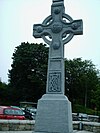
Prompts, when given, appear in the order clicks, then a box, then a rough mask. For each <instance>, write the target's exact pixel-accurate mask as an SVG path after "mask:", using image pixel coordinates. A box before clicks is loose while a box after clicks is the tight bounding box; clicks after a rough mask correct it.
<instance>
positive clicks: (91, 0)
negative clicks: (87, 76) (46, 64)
mask: <svg viewBox="0 0 100 133" xmlns="http://www.w3.org/2000/svg"><path fill="white" fill-rule="evenodd" d="M51 4H52V0H0V79H1V81H2V82H5V83H8V70H9V69H11V64H12V61H13V60H12V59H11V58H12V55H13V53H14V50H15V47H17V46H19V45H20V44H21V43H22V42H29V43H45V42H44V41H43V40H42V39H35V38H34V37H33V36H32V33H33V24H39V23H40V24H41V23H42V22H43V20H44V19H45V18H46V17H47V16H49V15H50V14H51ZM64 5H65V13H66V14H68V15H70V16H71V17H72V18H73V20H77V19H82V20H83V35H78V36H74V38H73V39H72V40H71V41H70V42H69V43H67V44H65V49H64V52H65V55H64V57H65V58H68V59H73V58H80V57H81V58H82V59H83V60H91V61H92V62H93V64H94V65H96V68H97V69H100V52H99V51H100V33H99V32H100V0H64Z"/></svg>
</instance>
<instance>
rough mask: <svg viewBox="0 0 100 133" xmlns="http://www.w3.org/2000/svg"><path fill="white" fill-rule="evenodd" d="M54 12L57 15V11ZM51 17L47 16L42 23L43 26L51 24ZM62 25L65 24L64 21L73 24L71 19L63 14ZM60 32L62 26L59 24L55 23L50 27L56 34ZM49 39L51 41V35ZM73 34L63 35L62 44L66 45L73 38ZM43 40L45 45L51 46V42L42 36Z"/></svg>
mask: <svg viewBox="0 0 100 133" xmlns="http://www.w3.org/2000/svg"><path fill="white" fill-rule="evenodd" d="M56 12H57V13H58V12H59V10H56ZM52 21H53V20H52V16H51V15H50V16H48V17H47V18H46V19H45V20H44V21H43V23H42V24H43V25H49V24H50V23H52ZM62 21H63V23H66V21H69V22H70V23H71V22H73V19H72V18H71V17H70V16H69V15H67V14H63V19H62ZM41 28H42V27H41ZM61 30H62V25H61V24H60V23H57V22H56V23H55V25H54V26H53V27H52V31H53V32H55V33H57V32H60V31H61ZM48 36H49V38H50V39H51V38H52V37H51V35H49V34H48ZM73 36H74V34H73V33H72V32H70V33H69V34H67V33H63V36H62V40H63V44H66V43H68V42H69V41H70V40H71V39H72V38H73ZM42 38H43V40H44V41H45V42H46V43H47V44H51V40H50V39H49V38H47V37H46V36H45V35H42Z"/></svg>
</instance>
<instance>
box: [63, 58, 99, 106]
mask: <svg viewBox="0 0 100 133" xmlns="http://www.w3.org/2000/svg"><path fill="white" fill-rule="evenodd" d="M65 71H66V73H65V75H66V79H65V83H66V95H67V96H68V97H69V99H70V100H71V102H72V104H73V103H76V104H81V105H84V106H85V107H92V102H91V99H92V98H93V95H92V92H93V91H96V89H97V84H98V83H99V80H98V75H97V74H98V70H96V68H95V65H94V64H93V63H92V61H90V60H85V61H82V59H81V58H77V59H73V60H67V59H66V61H65ZM92 108H93V107H92Z"/></svg>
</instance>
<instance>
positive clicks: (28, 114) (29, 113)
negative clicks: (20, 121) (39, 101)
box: [23, 107, 36, 120]
mask: <svg viewBox="0 0 100 133" xmlns="http://www.w3.org/2000/svg"><path fill="white" fill-rule="evenodd" d="M23 111H24V113H25V118H26V119H29V120H34V119H35V116H36V108H32V107H27V108H24V109H23Z"/></svg>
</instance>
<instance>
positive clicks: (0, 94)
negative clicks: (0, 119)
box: [0, 80, 8, 105]
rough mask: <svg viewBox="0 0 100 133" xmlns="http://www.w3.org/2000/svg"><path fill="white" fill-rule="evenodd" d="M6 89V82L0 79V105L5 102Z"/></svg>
mask: <svg viewBox="0 0 100 133" xmlns="http://www.w3.org/2000/svg"><path fill="white" fill-rule="evenodd" d="M7 92H8V89H7V84H6V83H2V82H1V80H0V105H4V104H5V103H7V102H6V101H7V100H6V97H7V94H8V93H7Z"/></svg>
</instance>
